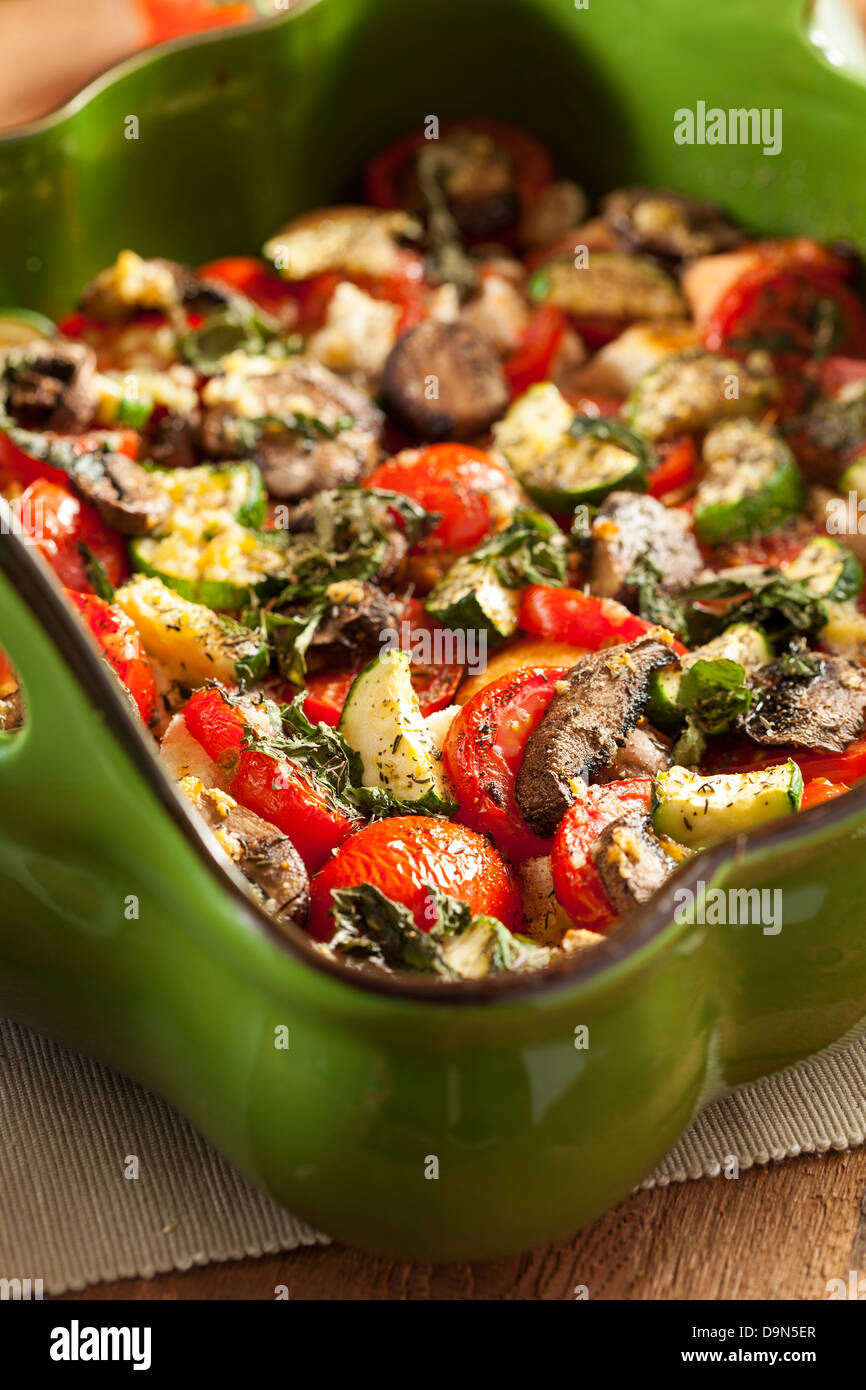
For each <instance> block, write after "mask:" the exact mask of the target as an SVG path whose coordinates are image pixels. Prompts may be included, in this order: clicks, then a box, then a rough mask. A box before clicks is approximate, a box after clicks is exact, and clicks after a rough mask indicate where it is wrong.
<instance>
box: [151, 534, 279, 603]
mask: <svg viewBox="0 0 866 1390" xmlns="http://www.w3.org/2000/svg"><path fill="white" fill-rule="evenodd" d="M285 543H286V537H285V534H284V533H282V532H275V531H252V530H249V529H248V528H247V527H245V526H240V525H238V523H237V522H231V523H229V524H228V525H227V526H226V527H225V528H224V529H222V530H219V531H217V532H216V533H215V534H214V535H210V534H207V535H204V536H202V535H199V536H198V537H197V538H195V537H193V538H190V537H188V536H187V535H185V534H184V533H183V532H181V531H175V532H172V534H171V535H168V536H162V537H155V536H145V537H142V538H140V539H136V540H132V541H130V545H129V554H130V558H131V559H132V564H133V568H134V569H136V570H138V571H140V573H142V574H147V575H150V576H152V577H153V578H154V579H161V580H162V582H163V584H167V585H168V586H169V588H171V589H174V591H175V593H178V594H180V596H181V598H185V599H189V600H190V602H191V603H202V604H204V605H205V607H206V608H213V609H215V610H216V611H217V612H227V611H232V610H235V609H239V608H244V607H245V606H246V605H247V604H248V603H249V601H250V595H251V594H257V595H266V594H273V593H277V592H278V591H279V589H280V588H282V586H283V585H284V584H286V582H287V580H288V574H287V572H286V558H285Z"/></svg>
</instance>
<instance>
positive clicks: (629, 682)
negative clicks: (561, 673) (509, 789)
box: [516, 637, 676, 836]
mask: <svg viewBox="0 0 866 1390" xmlns="http://www.w3.org/2000/svg"><path fill="white" fill-rule="evenodd" d="M675 660H676V657H675V656H674V653H673V652H672V651H671V649H670V647H668V646H666V645H665V643H664V642H658V641H656V640H655V639H654V638H650V637H643V638H640V640H639V641H637V642H630V643H627V644H622V645H620V646H616V647H607V648H605V649H604V650H602V651H599V652H591V653H589V654H588V655H587V656H584V657H582V658H581V659H580V661H578V663H577V665H576V666H573V667H572V669H571V670H570V671H569V672H568V674H567V675H566V676H565V677H564V679H563V681H562V682H561V683H560V682H558V683H557V692H556V694H555V695H554V697H553V699H552V700H551V702H550V704H549V706H548V708H547V710H546V712H545V714H544V717H543V719H542V720H541V722H540V724H539V725H538V727H537V728H536V729H535V730H534V731H533V732H532V734H530V736H529V739H528V740H527V744H526V749H525V752H524V755H523V763H522V765H521V768H520V771H519V773H518V774H517V784H516V794H517V804H518V807H519V808H520V811H521V814H522V815H523V818H524V820H525V821H526V823H527V825H528V826H529V827H530V829H532V830H534V831H535V833H536V834H537V835H542V836H547V835H552V834H553V832H554V830H555V829H556V827H557V825H558V824H559V822H560V820H561V819H562V817H563V816H564V815H565V812H566V811H567V810H568V808H569V806H570V805H571V803H572V801H573V800H574V792H573V790H572V785H571V784H572V783H573V781H574V780H575V779H576V778H580V779H581V780H583V781H585V782H586V781H588V780H589V778H590V777H591V776H592V775H593V773H596V772H598V771H599V770H600V769H601V768H604V767H607V766H608V765H609V764H610V763H611V762H612V761H613V759H614V758H615V757H616V753H617V750H618V749H619V748H621V747H622V746H623V744H624V743H625V741H626V738H627V736H628V734H629V732H630V731H631V730H632V729H633V728H634V726H635V724H636V723H637V721H638V719H639V717H640V715H641V714H642V712H643V708H644V705H645V703H646V698H647V685H648V682H649V678H650V676H651V675H652V673H653V671H655V670H657V669H658V668H659V667H661V666H669V665H670V664H671V662H673V661H675Z"/></svg>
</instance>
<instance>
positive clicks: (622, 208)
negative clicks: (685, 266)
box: [601, 187, 745, 261]
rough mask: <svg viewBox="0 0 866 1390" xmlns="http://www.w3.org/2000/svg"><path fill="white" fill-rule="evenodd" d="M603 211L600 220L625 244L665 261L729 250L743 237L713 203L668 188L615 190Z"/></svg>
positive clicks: (742, 233) (609, 195) (607, 199)
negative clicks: (672, 191)
mask: <svg viewBox="0 0 866 1390" xmlns="http://www.w3.org/2000/svg"><path fill="white" fill-rule="evenodd" d="M601 207H602V217H603V218H604V220H605V222H606V223H607V224H608V226H609V227H610V228H611V229H612V231H613V232H614V233H615V234H616V236H617V237H618V239H619V240H620V241H621V243H622V244H623V245H624V246H626V247H628V248H630V249H632V250H636V251H648V252H650V254H651V255H654V256H659V257H661V258H663V259H665V260H670V261H681V260H691V259H692V258H694V257H696V256H711V255H713V254H714V253H715V252H717V251H730V250H731V248H732V247H734V246H739V244H740V243H741V242H742V241H743V240H744V237H745V233H744V232H743V231H742V230H741V229H740V228H739V227H736V226H734V224H733V223H732V222H731V221H730V220H729V219H728V218H727V217H726V216H725V214H724V213H723V212H722V210H721V208H720V207H717V205H716V204H715V203H710V202H704V201H702V200H700V199H697V198H686V197H684V196H683V195H682V194H681V193H671V192H670V191H669V190H668V189H664V188H637V187H633V188H617V189H616V190H615V191H614V192H613V193H609V194H608V195H607V197H606V198H605V199H604V201H603V202H602V205H601Z"/></svg>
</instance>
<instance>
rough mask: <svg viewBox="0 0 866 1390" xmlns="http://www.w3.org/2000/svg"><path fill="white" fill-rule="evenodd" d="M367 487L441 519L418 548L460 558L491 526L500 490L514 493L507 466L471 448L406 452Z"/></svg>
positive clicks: (440, 446)
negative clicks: (407, 500)
mask: <svg viewBox="0 0 866 1390" xmlns="http://www.w3.org/2000/svg"><path fill="white" fill-rule="evenodd" d="M365 486H366V487H379V488H385V489H386V490H388V491H390V492H400V493H403V494H404V495H405V496H406V497H411V498H412V499H413V501H415V502H418V503H420V505H421V506H422V507H425V508H426V510H427V511H429V512H438V513H439V515H440V517H441V520H440V521H439V523H438V524H437V526H436V529H435V530H434V531H433V533H432V534H431V535H430V536H428V537H427V539H426V540H424V541H422V542H421V546H420V547H419V548H420V549H422V550H423V551H424V552H425V553H427V554H438V553H441V552H442V551H447V552H449V553H452V554H460V553H462V552H463V551H466V550H471V549H472V548H473V547H474V546H476V545H478V543H479V541H481V540H482V539H483V538H484V536H486V535H487V533H488V531H490V529H491V528H492V526H493V523H494V519H495V516H496V494H497V492H503V491H508V492H513V491H514V479H513V478H512V476H511V474H510V473H509V472H508V469H507V468H505V467H504V465H503V464H501V463H497V462H496V460H495V459H494V458H492V457H491V455H490V454H488V453H486V452H485V451H484V450H483V449H473V448H471V447H470V446H469V445H468V444H430V445H428V446H427V447H426V448H424V449H404V450H403V452H402V453H399V454H397V456H396V457H395V458H392V459H388V461H387V462H386V463H383V464H380V466H379V467H378V468H377V469H375V470H374V472H373V473H371V474H370V476H369V478H367V480H366V483H365Z"/></svg>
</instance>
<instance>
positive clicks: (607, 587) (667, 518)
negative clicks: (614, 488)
mask: <svg viewBox="0 0 866 1390" xmlns="http://www.w3.org/2000/svg"><path fill="white" fill-rule="evenodd" d="M589 548H590V567H589V587H590V589H591V591H592V592H593V593H594V594H598V595H599V596H600V597H601V598H620V599H621V598H624V597H625V598H627V597H628V595H629V594H630V593H631V592H633V586H631V585H630V584H629V582H628V578H629V575H630V573H631V571H632V569H633V568H634V565H635V561H637V560H638V559H646V560H648V561H649V562H650V564H652V565H654V566H655V568H656V569H657V570H658V572H659V576H660V580H661V583H662V585H663V586H664V587H665V588H666V589H669V590H675V589H682V588H684V587H685V585H686V584H690V583H691V581H692V580H693V579H694V578H695V576H696V575H697V574H698V573H699V571H700V570H701V568H702V567H703V560H702V558H701V552H700V551H699V549H698V547H697V543H696V541H695V538H694V536H693V534H692V531H691V529H690V527H689V523H688V518H687V517H686V516H684V515H683V513H682V512H679V511H676V510H675V509H674V508H673V507H665V506H663V505H662V503H661V502H658V501H656V499H655V498H654V497H649V496H647V495H642V494H640V493H636V492H612V493H610V494H609V495H608V496H607V497H606V498H605V500H604V502H603V503H602V505H601V507H600V508H599V510H598V513H597V515H596V516H595V517H594V518H593V522H592V528H591V533H590V543H589Z"/></svg>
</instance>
